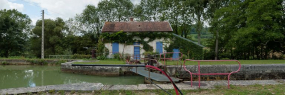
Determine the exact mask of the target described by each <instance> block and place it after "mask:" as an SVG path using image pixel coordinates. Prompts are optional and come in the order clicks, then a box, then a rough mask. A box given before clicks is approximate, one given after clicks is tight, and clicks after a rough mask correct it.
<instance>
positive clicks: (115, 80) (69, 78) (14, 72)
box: [0, 65, 144, 89]
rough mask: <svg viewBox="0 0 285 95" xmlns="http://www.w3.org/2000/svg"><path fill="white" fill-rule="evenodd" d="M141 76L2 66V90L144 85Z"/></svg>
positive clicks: (0, 87) (0, 77) (0, 67)
mask: <svg viewBox="0 0 285 95" xmlns="http://www.w3.org/2000/svg"><path fill="white" fill-rule="evenodd" d="M143 81H144V78H143V77H141V76H120V77H102V76H91V75H81V74H71V73H64V72H61V71H60V67H59V66H29V65H27V66H15V65H11V66H0V89H6V88H18V87H35V86H44V85H58V84H70V83H84V82H88V83H103V84H124V85H130V84H142V83H143Z"/></svg>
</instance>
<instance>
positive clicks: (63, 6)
mask: <svg viewBox="0 0 285 95" xmlns="http://www.w3.org/2000/svg"><path fill="white" fill-rule="evenodd" d="M25 1H27V2H29V3H32V4H34V5H37V6H39V7H41V8H42V9H44V10H45V18H51V19H55V18H56V17H60V18H63V19H64V20H67V19H68V18H72V17H74V16H75V15H76V14H80V13H81V12H82V11H83V10H84V9H85V7H86V6H87V5H89V4H92V5H97V4H98V3H99V0H25ZM46 11H47V12H48V14H46V13H47V12H46Z"/></svg>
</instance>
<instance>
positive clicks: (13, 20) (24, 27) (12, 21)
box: [0, 9, 31, 58]
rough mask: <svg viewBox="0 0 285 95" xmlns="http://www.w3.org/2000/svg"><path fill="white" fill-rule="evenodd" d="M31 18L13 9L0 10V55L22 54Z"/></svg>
mask: <svg viewBox="0 0 285 95" xmlns="http://www.w3.org/2000/svg"><path fill="white" fill-rule="evenodd" d="M30 23H31V19H30V18H29V17H28V15H26V14H22V13H21V12H19V11H17V10H15V9H13V10H6V9H4V10H0V56H1V57H7V58H8V57H9V56H10V55H14V56H15V55H22V54H24V53H25V52H24V51H25V49H26V47H25V45H26V42H27V40H28V36H27V33H28V32H29V29H30Z"/></svg>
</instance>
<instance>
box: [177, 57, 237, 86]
mask: <svg viewBox="0 0 285 95" xmlns="http://www.w3.org/2000/svg"><path fill="white" fill-rule="evenodd" d="M186 61H193V62H198V72H197V73H192V72H190V71H189V70H187V69H186V66H185V62H186ZM226 61H235V62H237V63H238V64H239V68H238V70H236V71H232V72H230V73H200V62H226ZM183 68H184V70H185V71H187V72H188V73H189V74H190V76H191V86H192V85H193V83H192V81H193V77H192V75H198V81H199V88H200V80H201V75H228V88H230V76H231V74H233V73H237V72H239V71H240V68H241V64H240V62H239V61H238V60H191V59H186V60H184V64H183Z"/></svg>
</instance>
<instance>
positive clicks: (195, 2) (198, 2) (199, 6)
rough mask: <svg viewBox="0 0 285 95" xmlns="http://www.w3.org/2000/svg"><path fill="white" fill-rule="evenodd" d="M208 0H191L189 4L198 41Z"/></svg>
mask: <svg viewBox="0 0 285 95" xmlns="http://www.w3.org/2000/svg"><path fill="white" fill-rule="evenodd" d="M208 2H209V0H191V1H190V6H191V7H193V12H192V13H193V16H192V17H193V19H194V20H195V23H196V24H195V29H196V32H197V33H198V43H199V44H200V43H201V31H202V28H203V25H204V23H203V19H204V18H205V17H206V15H205V12H204V11H205V9H206V8H207V5H208V4H207V3H208Z"/></svg>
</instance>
